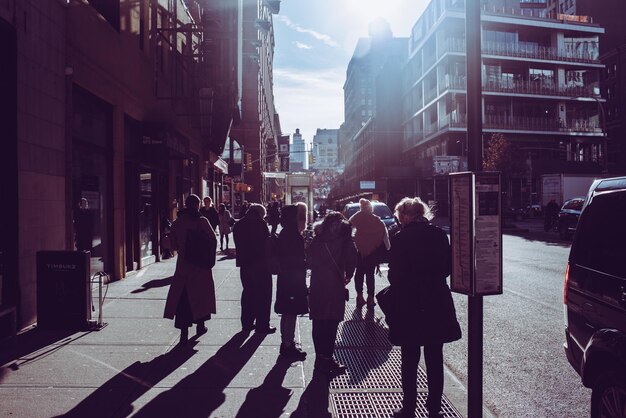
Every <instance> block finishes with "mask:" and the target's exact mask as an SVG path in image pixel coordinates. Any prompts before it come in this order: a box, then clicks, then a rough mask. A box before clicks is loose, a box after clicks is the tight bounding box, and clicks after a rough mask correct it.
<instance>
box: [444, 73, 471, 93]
mask: <svg viewBox="0 0 626 418" xmlns="http://www.w3.org/2000/svg"><path fill="white" fill-rule="evenodd" d="M439 87H440V92H439V93H443V92H444V91H446V90H463V91H465V90H467V77H465V76H460V75H455V76H450V75H446V76H444V77H443V78H442V79H441V80H439Z"/></svg>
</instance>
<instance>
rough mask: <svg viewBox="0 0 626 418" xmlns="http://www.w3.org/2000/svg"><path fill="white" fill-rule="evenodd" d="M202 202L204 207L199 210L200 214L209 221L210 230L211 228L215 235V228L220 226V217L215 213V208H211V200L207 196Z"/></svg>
mask: <svg viewBox="0 0 626 418" xmlns="http://www.w3.org/2000/svg"><path fill="white" fill-rule="evenodd" d="M203 201H204V206H203V207H202V208H201V209H200V214H202V216H204V217H205V218H207V219H208V220H209V223H210V224H211V228H213V231H215V232H216V233H217V227H218V225H219V224H220V216H219V214H218V213H217V210H216V209H215V206H213V199H211V198H210V197H209V196H207V197H205V198H204V199H203Z"/></svg>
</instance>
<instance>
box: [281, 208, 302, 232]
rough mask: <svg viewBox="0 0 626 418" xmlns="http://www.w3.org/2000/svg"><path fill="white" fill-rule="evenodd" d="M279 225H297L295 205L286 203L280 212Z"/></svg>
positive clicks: (295, 226) (285, 226) (284, 226)
mask: <svg viewBox="0 0 626 418" xmlns="http://www.w3.org/2000/svg"><path fill="white" fill-rule="evenodd" d="M280 225H281V226H282V227H283V228H287V227H293V228H297V227H298V207H297V206H296V205H288V206H285V207H284V208H283V210H282V211H281V212H280Z"/></svg>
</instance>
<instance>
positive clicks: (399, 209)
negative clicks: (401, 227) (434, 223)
mask: <svg viewBox="0 0 626 418" xmlns="http://www.w3.org/2000/svg"><path fill="white" fill-rule="evenodd" d="M395 212H396V213H395V215H396V217H397V218H398V219H399V218H400V216H401V215H404V216H406V217H408V218H410V219H415V218H419V217H424V218H426V219H428V220H429V221H430V220H432V219H433V218H434V217H435V214H434V213H433V212H432V210H431V208H430V206H428V205H427V204H426V203H424V202H423V201H422V199H420V198H419V197H405V198H403V199H402V200H401V201H400V202H398V204H397V205H396V208H395Z"/></svg>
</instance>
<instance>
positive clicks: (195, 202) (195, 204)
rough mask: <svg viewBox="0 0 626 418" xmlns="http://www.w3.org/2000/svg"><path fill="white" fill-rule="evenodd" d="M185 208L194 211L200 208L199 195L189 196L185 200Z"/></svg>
mask: <svg viewBox="0 0 626 418" xmlns="http://www.w3.org/2000/svg"><path fill="white" fill-rule="evenodd" d="M185 207H186V208H194V209H198V208H200V198H199V197H198V195H195V194H190V195H189V196H187V198H186V199H185Z"/></svg>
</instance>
